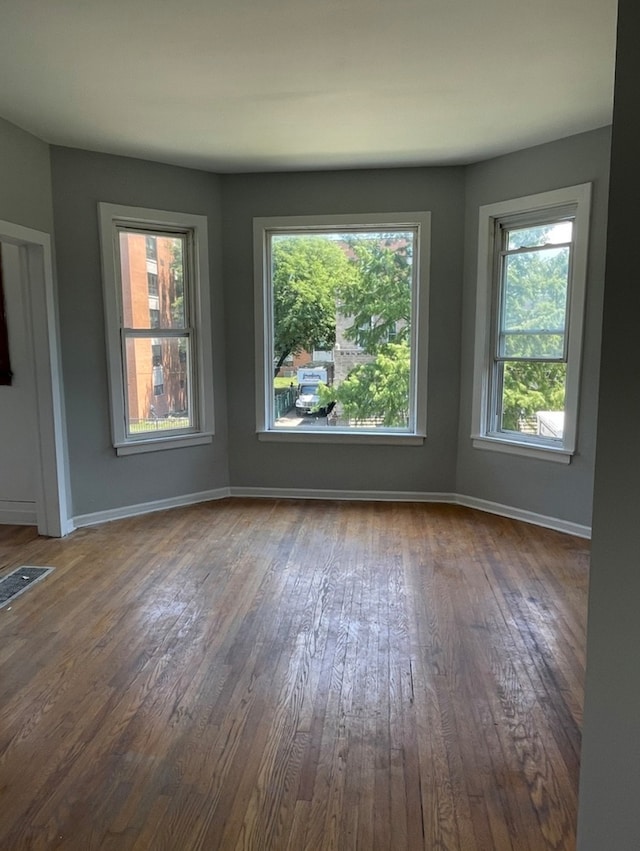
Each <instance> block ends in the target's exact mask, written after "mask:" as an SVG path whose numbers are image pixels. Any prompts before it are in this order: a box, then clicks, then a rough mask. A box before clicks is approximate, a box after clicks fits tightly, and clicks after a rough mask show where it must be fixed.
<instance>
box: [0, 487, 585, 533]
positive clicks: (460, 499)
mask: <svg viewBox="0 0 640 851" xmlns="http://www.w3.org/2000/svg"><path fill="white" fill-rule="evenodd" d="M229 496H230V497H252V498H254V499H331V500H353V501H362V502H364V501H372V502H440V503H450V504H453V505H462V506H465V507H466V508H475V509H477V510H478V511H486V512H488V513H489V514H498V515H500V516H501V517H509V518H510V519H512V520H521V521H523V522H524V523H532V524H534V525H535V526H544V527H545V528H547V529H555V530H556V531H557V532H565V533H567V534H569V535H576V536H577V537H579V538H590V537H591V527H590V526H583V525H581V524H580V523H572V522H571V521H569V520H561V519H559V518H557V517H548V516H547V515H545V514H536V513H535V512H533V511H525V510H524V509H521V508H513V507H512V506H510V505H501V504H500V503H497V502H490V501H489V500H486V499H478V498H477V497H474V496H465V495H463V494H455V493H437V492H433V493H432V492H420V491H361V490H318V489H316V488H253V487H231V488H217V489H215V490H209V491H201V492H200V493H192V494H184V495H183V496H176V497H171V498H169V499H158V500H154V501H153V502H144V503H139V504H137V505H126V506H122V507H121V508H111V509H108V510H106V511H96V512H94V513H93V514H81V515H79V516H77V517H74V518H72V519H71V520H70V521H69V528H68V530H67V531H68V532H72V531H73V530H74V529H79V528H81V527H83V526H95V525H96V524H98V523H107V522H109V521H111V520H122V519H124V518H125V517H136V516H137V515H139V514H150V513H151V512H153V511H165V510H166V509H168V508H179V507H180V506H184V505H193V504H194V503H197V502H209V501H212V500H218V499H225V498H226V497H229ZM2 506H3V503H0V522H11V521H8V520H7V521H3V520H2ZM12 522H14V523H18V522H20V521H18V520H13V521H12ZM24 522H27V521H24ZM30 522H32V523H35V506H34V507H33V515H32V520H31V521H30Z"/></svg>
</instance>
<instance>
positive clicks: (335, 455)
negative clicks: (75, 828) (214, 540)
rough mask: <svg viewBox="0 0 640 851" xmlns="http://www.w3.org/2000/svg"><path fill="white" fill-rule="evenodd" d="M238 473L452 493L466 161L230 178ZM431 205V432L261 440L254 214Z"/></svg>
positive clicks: (229, 287) (232, 402)
mask: <svg viewBox="0 0 640 851" xmlns="http://www.w3.org/2000/svg"><path fill="white" fill-rule="evenodd" d="M222 187H223V209H224V224H223V243H224V281H225V304H226V320H227V364H228V371H227V377H228V388H229V435H230V476H231V482H232V484H233V485H235V486H255V487H266V488H273V487H284V488H328V489H332V488H336V489H344V490H354V489H355V490H402V491H417V492H420V491H443V492H450V491H451V490H452V489H453V485H454V475H455V458H456V434H457V417H458V401H457V399H458V382H459V363H460V361H459V357H460V280H461V274H462V245H463V231H462V228H463V210H464V208H463V198H464V170H463V169H455V168H442V169H440V168H431V169H389V170H384V171H344V172H326V173H301V174H261V175H233V176H225V177H223V178H222ZM411 210H430V211H431V213H432V228H431V239H432V257H431V275H430V278H431V287H430V290H431V292H430V310H431V316H432V321H431V323H430V327H429V335H430V356H429V371H428V382H429V384H428V397H429V403H428V423H427V431H428V435H429V437H428V440H427V441H426V443H425V444H424V445H423V446H417V447H416V446H412V447H398V446H371V445H369V446H367V445H356V446H354V445H349V446H346V445H344V444H343V445H327V444H313V445H309V444H306V445H300V444H298V445H295V446H294V445H291V444H283V443H260V442H259V441H258V439H257V437H256V431H255V410H254V408H255V403H254V398H255V393H254V390H255V383H254V382H255V378H254V373H255V360H254V356H255V353H254V342H253V337H254V324H253V322H254V316H253V266H252V258H253V254H252V251H253V248H252V219H253V217H254V216H283V215H313V214H318V215H319V214H323V213H370V212H376V213H378V212H394V211H411Z"/></svg>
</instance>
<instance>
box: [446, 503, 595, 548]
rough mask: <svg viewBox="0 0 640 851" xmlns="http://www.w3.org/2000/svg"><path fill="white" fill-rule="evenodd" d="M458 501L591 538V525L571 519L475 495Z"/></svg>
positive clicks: (514, 518)
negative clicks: (549, 515) (514, 506)
mask: <svg viewBox="0 0 640 851" xmlns="http://www.w3.org/2000/svg"><path fill="white" fill-rule="evenodd" d="M456 503H457V504H458V505H464V506H465V507H466V508H476V509H477V510H478V511H486V512H487V513H489V514H499V515H500V516H501V517H509V518H510V519H511V520H522V521H523V522H524V523H533V524H534V525H535V526H544V527H545V528H547V529H555V531H556V532H566V533H567V534H568V535H575V536H576V537H578V538H591V526H583V525H582V524H580V523H572V522H571V521H570V520H561V519H560V518H558V517H548V516H547V515H546V514H536V513H535V512H534V511H525V510H524V509H522V508H513V507H512V506H510V505H501V504H500V503H499V502H490V501H489V500H487V499H478V498H477V497H475V496H464V495H463V494H458V495H457V498H456Z"/></svg>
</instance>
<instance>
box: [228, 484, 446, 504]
mask: <svg viewBox="0 0 640 851" xmlns="http://www.w3.org/2000/svg"><path fill="white" fill-rule="evenodd" d="M230 491H231V496H246V497H254V498H256V499H337V500H353V501H356V502H358V501H360V502H455V501H456V495H455V494H453V493H419V492H415V491H350V490H322V489H319V488H243V487H232V488H230Z"/></svg>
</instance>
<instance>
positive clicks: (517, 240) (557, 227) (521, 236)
mask: <svg viewBox="0 0 640 851" xmlns="http://www.w3.org/2000/svg"><path fill="white" fill-rule="evenodd" d="M572 232H573V222H572V221H566V222H551V223H549V224H546V225H535V226H534V227H525V228H509V230H508V231H507V249H508V250H509V251H511V250H512V249H514V248H533V247H534V246H537V245H558V244H559V243H563V242H571V234H572Z"/></svg>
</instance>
